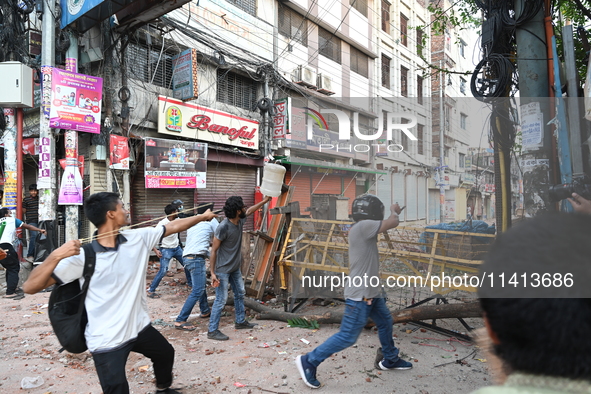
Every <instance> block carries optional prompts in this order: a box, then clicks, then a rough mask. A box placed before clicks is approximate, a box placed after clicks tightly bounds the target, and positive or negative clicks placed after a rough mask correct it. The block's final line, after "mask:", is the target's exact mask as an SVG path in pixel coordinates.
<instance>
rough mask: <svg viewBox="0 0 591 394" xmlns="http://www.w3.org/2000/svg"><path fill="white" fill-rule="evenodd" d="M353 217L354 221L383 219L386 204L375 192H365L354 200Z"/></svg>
mask: <svg viewBox="0 0 591 394" xmlns="http://www.w3.org/2000/svg"><path fill="white" fill-rule="evenodd" d="M351 217H352V218H353V220H354V221H356V222H358V221H360V220H383V219H384V204H383V203H382V201H381V200H380V199H379V198H378V197H376V196H374V195H373V194H364V195H362V196H359V197H357V198H356V199H355V200H353V204H352V206H351Z"/></svg>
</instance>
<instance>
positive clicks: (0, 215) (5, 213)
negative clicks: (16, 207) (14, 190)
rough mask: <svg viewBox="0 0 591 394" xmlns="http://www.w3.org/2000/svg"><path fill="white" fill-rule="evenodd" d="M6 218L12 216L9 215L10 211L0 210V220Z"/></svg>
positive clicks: (6, 209)
mask: <svg viewBox="0 0 591 394" xmlns="http://www.w3.org/2000/svg"><path fill="white" fill-rule="evenodd" d="M8 216H12V215H10V210H9V209H8V208H0V218H5V217H8Z"/></svg>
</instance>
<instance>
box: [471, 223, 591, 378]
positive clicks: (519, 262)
mask: <svg viewBox="0 0 591 394" xmlns="http://www.w3.org/2000/svg"><path fill="white" fill-rule="evenodd" d="M590 237H591V220H589V217H588V216H585V215H578V214H566V213H557V214H545V215H540V216H537V217H535V218H533V219H531V220H528V221H525V222H523V223H521V224H519V225H517V226H515V227H513V228H511V229H509V230H508V231H507V232H505V233H503V234H501V235H500V236H499V237H498V238H497V240H496V242H495V244H494V245H493V247H492V248H491V250H490V253H489V255H488V256H487V258H486V260H485V262H484V264H483V266H482V272H483V273H486V276H485V278H488V277H489V276H491V275H492V277H493V278H494V281H495V282H493V285H492V286H491V284H490V283H491V281H490V279H487V280H485V286H483V287H482V288H480V289H479V295H480V297H481V304H482V308H483V310H484V313H485V319H486V325H487V329H488V332H489V336H490V338H491V340H492V341H493V343H494V351H495V353H496V354H497V355H498V356H499V357H500V358H501V359H502V360H503V361H504V363H505V365H506V367H507V369H508V372H513V371H517V372H522V373H528V374H534V375H546V376H556V377H565V378H570V379H585V380H591V341H589V339H588V336H589V332H591V297H590V294H588V293H591V291H589V290H588V288H589V283H591V282H590V281H591V265H590V264H589V259H590V258H591V242H590V241H591V239H590ZM502 274H504V281H505V283H504V287H501V282H500V280H501V275H502ZM567 274H570V276H567ZM568 278H570V279H571V280H572V282H570V281H569V279H568ZM509 281H512V283H511V282H509ZM533 286H536V287H533ZM574 297H580V298H574ZM584 297H585V298H584Z"/></svg>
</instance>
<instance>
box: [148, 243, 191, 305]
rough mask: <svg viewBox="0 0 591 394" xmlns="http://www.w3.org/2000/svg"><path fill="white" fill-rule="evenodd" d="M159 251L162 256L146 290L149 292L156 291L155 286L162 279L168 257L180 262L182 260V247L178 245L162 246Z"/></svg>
mask: <svg viewBox="0 0 591 394" xmlns="http://www.w3.org/2000/svg"><path fill="white" fill-rule="evenodd" d="M160 252H161V253H162V257H161V258H160V269H159V270H158V273H157V274H156V276H155V277H154V280H153V281H152V284H151V285H150V290H148V291H149V292H150V293H153V292H155V291H156V288H157V287H158V285H159V284H160V281H161V280H162V278H164V275H166V271H168V263H169V262H170V259H172V258H173V257H174V258H175V259H177V260H178V261H180V262H181V263H182V262H183V249H182V248H181V247H180V246H177V247H176V248H162V249H160Z"/></svg>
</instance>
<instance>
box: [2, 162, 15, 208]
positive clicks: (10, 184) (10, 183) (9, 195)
mask: <svg viewBox="0 0 591 394" xmlns="http://www.w3.org/2000/svg"><path fill="white" fill-rule="evenodd" d="M2 208H8V209H16V171H4V197H3V201H2Z"/></svg>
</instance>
